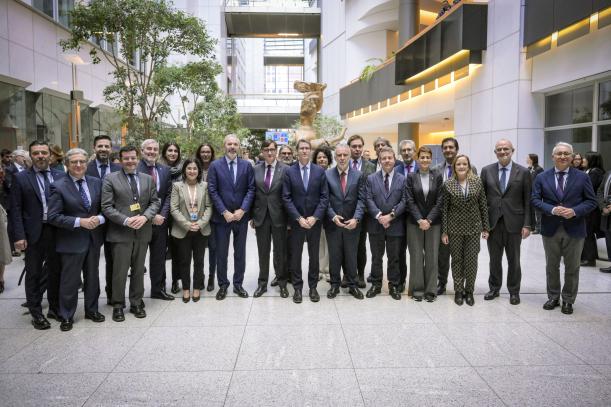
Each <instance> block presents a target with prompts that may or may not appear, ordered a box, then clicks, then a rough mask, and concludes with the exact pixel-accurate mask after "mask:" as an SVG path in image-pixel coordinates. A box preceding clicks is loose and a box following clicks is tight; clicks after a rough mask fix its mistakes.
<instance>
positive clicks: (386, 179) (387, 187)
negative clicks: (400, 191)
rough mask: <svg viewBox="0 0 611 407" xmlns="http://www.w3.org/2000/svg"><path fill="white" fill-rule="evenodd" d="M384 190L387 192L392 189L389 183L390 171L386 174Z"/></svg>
mask: <svg viewBox="0 0 611 407" xmlns="http://www.w3.org/2000/svg"><path fill="white" fill-rule="evenodd" d="M384 190H385V191H386V193H388V191H389V190H390V187H389V184H388V173H387V174H386V175H385V176H384Z"/></svg>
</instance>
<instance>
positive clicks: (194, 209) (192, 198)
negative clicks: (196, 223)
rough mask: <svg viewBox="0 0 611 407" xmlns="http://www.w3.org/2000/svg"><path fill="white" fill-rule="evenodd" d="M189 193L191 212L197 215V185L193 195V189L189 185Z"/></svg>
mask: <svg viewBox="0 0 611 407" xmlns="http://www.w3.org/2000/svg"><path fill="white" fill-rule="evenodd" d="M187 192H188V193H189V211H190V212H191V213H195V212H197V185H195V188H194V191H193V194H191V187H190V186H189V185H187Z"/></svg>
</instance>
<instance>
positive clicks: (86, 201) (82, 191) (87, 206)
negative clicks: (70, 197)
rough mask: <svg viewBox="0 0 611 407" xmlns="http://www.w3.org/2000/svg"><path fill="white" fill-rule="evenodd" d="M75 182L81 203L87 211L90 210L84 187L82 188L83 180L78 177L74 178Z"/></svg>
mask: <svg viewBox="0 0 611 407" xmlns="http://www.w3.org/2000/svg"><path fill="white" fill-rule="evenodd" d="M76 183H77V184H78V192H79V193H80V194H81V199H82V200H83V205H85V208H86V209H87V211H89V210H91V203H90V202H89V198H87V194H86V193H85V188H83V180H82V179H78V180H76Z"/></svg>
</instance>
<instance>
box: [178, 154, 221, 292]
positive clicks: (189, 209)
mask: <svg viewBox="0 0 611 407" xmlns="http://www.w3.org/2000/svg"><path fill="white" fill-rule="evenodd" d="M182 179H183V181H181V182H176V183H175V184H173V185H172V198H171V203H170V208H171V213H172V218H174V224H173V227H172V236H173V237H174V238H176V239H177V243H176V248H177V249H178V250H177V253H176V254H177V255H178V259H179V262H180V263H179V265H180V276H181V277H180V279H181V280H182V301H183V302H185V303H187V302H189V300H190V299H191V259H193V302H197V301H199V298H200V289H201V288H202V287H203V285H204V254H205V251H206V243H207V240H208V236H209V235H210V217H211V216H212V201H211V200H210V196H209V195H208V185H207V183H206V182H204V181H202V169H201V167H200V166H199V163H197V162H196V161H195V160H186V161H185V164H184V166H183V168H182Z"/></svg>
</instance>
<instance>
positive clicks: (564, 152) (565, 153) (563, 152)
mask: <svg viewBox="0 0 611 407" xmlns="http://www.w3.org/2000/svg"><path fill="white" fill-rule="evenodd" d="M554 155H555V156H558V157H570V156H572V155H573V153H570V152H568V151H558V152H557V153H554Z"/></svg>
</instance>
